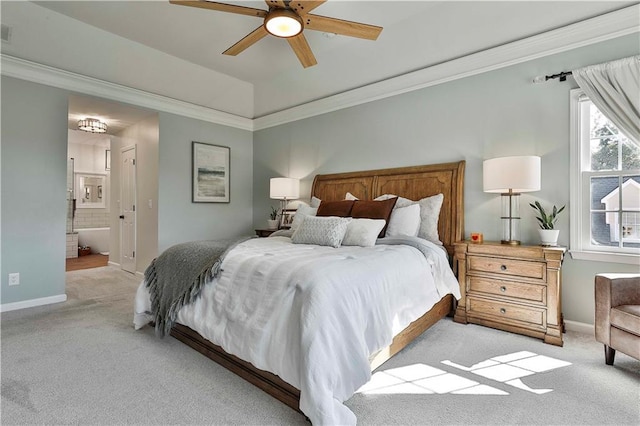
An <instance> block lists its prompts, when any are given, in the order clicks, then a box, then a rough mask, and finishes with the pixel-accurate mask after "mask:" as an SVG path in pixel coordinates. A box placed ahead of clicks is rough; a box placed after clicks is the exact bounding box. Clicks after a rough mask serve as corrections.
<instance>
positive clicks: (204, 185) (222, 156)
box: [191, 141, 231, 203]
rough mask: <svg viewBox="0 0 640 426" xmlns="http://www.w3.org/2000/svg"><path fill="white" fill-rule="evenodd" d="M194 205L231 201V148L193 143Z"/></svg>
mask: <svg viewBox="0 0 640 426" xmlns="http://www.w3.org/2000/svg"><path fill="white" fill-rule="evenodd" d="M191 146H192V152H191V153H192V156H191V165H192V167H191V168H192V178H191V182H192V198H191V201H192V202H193V203H228V202H229V201H230V171H231V169H230V166H231V164H230V163H231V148H229V147H228V146H221V145H214V144H209V143H204V142H195V141H194V142H192V144H191Z"/></svg>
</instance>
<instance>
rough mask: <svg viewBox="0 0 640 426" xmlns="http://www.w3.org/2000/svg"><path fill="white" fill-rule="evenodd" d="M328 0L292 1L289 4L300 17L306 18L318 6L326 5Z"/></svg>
mask: <svg viewBox="0 0 640 426" xmlns="http://www.w3.org/2000/svg"><path fill="white" fill-rule="evenodd" d="M326 2H327V0H317V1H314V0H291V1H290V2H289V7H290V8H291V9H292V10H293V11H294V12H295V13H297V14H298V16H304V15H306V14H307V13H309V12H311V11H312V10H313V9H315V8H316V7H318V6H321V5H323V4H324V3H326Z"/></svg>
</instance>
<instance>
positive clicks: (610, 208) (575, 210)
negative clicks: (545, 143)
mask: <svg viewBox="0 0 640 426" xmlns="http://www.w3.org/2000/svg"><path fill="white" fill-rule="evenodd" d="M571 141H572V145H571V189H570V190H571V206H572V208H571V247H570V249H571V255H572V257H574V258H577V259H588V260H602V261H609V262H622V263H637V262H638V261H639V260H640V147H639V146H638V145H637V144H636V143H635V142H633V141H631V140H629V139H628V138H626V137H625V136H624V134H623V133H622V132H620V130H618V128H617V127H616V126H615V125H614V124H613V123H612V122H611V121H609V120H608V119H607V118H606V117H605V116H604V115H603V114H602V113H601V112H600V111H599V110H598V108H597V107H596V106H595V105H594V104H593V103H592V102H591V101H590V100H589V98H587V97H586V96H585V95H584V93H583V92H582V91H581V90H579V89H577V90H572V91H571Z"/></svg>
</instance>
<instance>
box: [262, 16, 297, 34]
mask: <svg viewBox="0 0 640 426" xmlns="http://www.w3.org/2000/svg"><path fill="white" fill-rule="evenodd" d="M264 27H265V29H266V30H267V31H268V32H269V34H272V35H274V36H276V37H282V38H289V37H294V36H297V35H298V34H300V33H301V32H302V18H300V17H299V16H298V15H297V14H296V13H295V12H293V11H292V10H289V9H273V10H271V11H270V12H269V13H268V14H267V16H266V18H264Z"/></svg>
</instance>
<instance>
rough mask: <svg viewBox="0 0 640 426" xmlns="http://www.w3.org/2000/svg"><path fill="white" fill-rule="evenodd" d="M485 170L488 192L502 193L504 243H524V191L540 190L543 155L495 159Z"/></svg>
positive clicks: (484, 164)
mask: <svg viewBox="0 0 640 426" xmlns="http://www.w3.org/2000/svg"><path fill="white" fill-rule="evenodd" d="M482 170H483V173H482V175H483V176H482V177H483V179H482V180H483V190H484V192H491V193H500V195H501V196H502V215H501V217H500V219H501V221H502V241H501V242H502V244H513V245H517V244H520V193H522V192H532V191H539V190H540V157H536V156H518V157H500V158H492V159H490V160H485V161H484V163H483V166H482Z"/></svg>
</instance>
